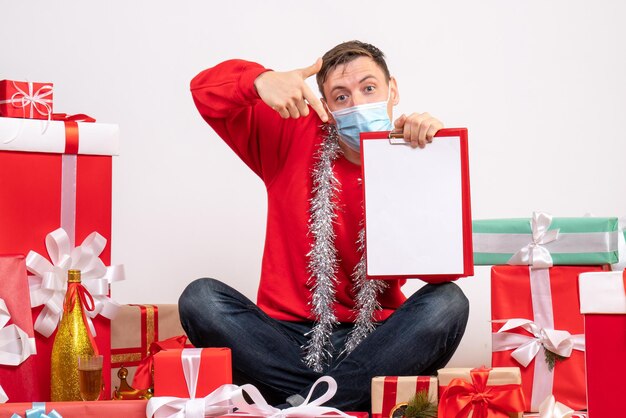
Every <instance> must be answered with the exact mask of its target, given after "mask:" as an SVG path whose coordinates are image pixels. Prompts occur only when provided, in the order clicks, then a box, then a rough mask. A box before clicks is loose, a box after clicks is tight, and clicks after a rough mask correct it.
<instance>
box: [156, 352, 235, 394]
mask: <svg viewBox="0 0 626 418" xmlns="http://www.w3.org/2000/svg"><path fill="white" fill-rule="evenodd" d="M190 375H197V376H198V377H197V381H196V382H195V387H193V389H194V390H193V393H190V389H192V388H190V387H189V386H188V385H187V381H188V380H189V376H190ZM231 382H232V363H231V352H230V348H185V349H182V350H180V349H178V350H165V351H160V352H158V353H157V354H155V356H154V396H176V397H179V398H188V397H190V396H191V397H193V396H194V395H193V394H194V393H195V396H196V397H203V396H206V395H208V394H209V393H211V392H212V391H213V390H215V389H217V388H218V387H219V386H220V385H224V384H229V383H231Z"/></svg>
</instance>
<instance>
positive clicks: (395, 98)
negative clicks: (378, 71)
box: [389, 76, 400, 106]
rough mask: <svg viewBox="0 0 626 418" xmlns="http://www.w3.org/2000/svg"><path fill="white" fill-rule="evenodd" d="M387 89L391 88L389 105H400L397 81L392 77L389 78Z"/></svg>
mask: <svg viewBox="0 0 626 418" xmlns="http://www.w3.org/2000/svg"><path fill="white" fill-rule="evenodd" d="M389 88H391V103H393V105H394V106H397V105H398V103H400V91H399V90H398V81H397V80H396V78H395V77H394V76H391V77H389Z"/></svg>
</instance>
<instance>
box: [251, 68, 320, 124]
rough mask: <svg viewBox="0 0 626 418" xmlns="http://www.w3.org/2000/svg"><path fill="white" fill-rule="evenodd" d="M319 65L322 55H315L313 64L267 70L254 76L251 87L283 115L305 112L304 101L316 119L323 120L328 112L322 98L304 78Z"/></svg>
mask: <svg viewBox="0 0 626 418" xmlns="http://www.w3.org/2000/svg"><path fill="white" fill-rule="evenodd" d="M321 67H322V59H321V58H318V59H317V61H315V64H313V65H310V66H308V67H305V68H299V69H297V70H292V71H284V72H279V71H267V72H264V73H263V74H261V75H259V76H258V77H257V78H256V80H254V87H255V88H256V91H257V92H258V93H259V97H260V98H261V100H263V102H265V104H267V105H268V106H270V107H271V108H272V109H274V110H275V111H277V112H278V113H279V114H280V116H282V117H283V118H285V119H287V118H294V119H297V118H299V117H300V116H308V115H309V107H308V106H307V102H308V103H309V104H310V105H311V107H312V108H313V110H314V111H315V112H316V113H317V114H318V115H319V117H320V119H322V121H323V122H327V121H328V115H327V114H326V111H325V110H324V106H323V105H322V102H321V101H320V99H319V98H318V97H317V96H316V95H315V94H314V93H313V92H312V91H311V89H310V88H309V86H308V85H307V84H306V82H305V81H304V80H306V79H307V78H309V77H311V76H312V75H315V74H317V72H318V71H319V70H320V68H321Z"/></svg>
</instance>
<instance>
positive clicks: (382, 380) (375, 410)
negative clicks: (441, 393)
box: [372, 376, 437, 418]
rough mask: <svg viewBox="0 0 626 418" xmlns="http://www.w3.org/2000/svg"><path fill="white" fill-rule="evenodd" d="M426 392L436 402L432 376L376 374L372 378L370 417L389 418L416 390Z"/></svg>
mask: <svg viewBox="0 0 626 418" xmlns="http://www.w3.org/2000/svg"><path fill="white" fill-rule="evenodd" d="M421 391H425V392H427V393H428V398H429V400H430V401H431V402H432V403H434V404H435V405H436V404H437V378H436V377H432V376H377V377H374V378H373V379H372V418H390V417H391V416H395V414H394V413H393V412H394V411H396V410H398V409H399V408H401V407H402V406H403V405H406V404H407V403H408V401H409V400H410V399H411V398H412V397H413V396H415V394H416V393H417V392H421Z"/></svg>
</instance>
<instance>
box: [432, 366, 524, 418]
mask: <svg viewBox="0 0 626 418" xmlns="http://www.w3.org/2000/svg"><path fill="white" fill-rule="evenodd" d="M490 370H491V369H489V368H484V367H483V368H479V369H473V370H472V371H471V372H470V376H471V378H472V383H468V382H466V381H465V380H463V379H460V378H457V379H452V381H451V382H450V384H449V385H448V387H447V388H446V390H445V391H444V392H443V394H442V395H441V399H440V400H439V416H440V417H442V418H466V417H467V416H468V415H469V414H470V412H472V411H473V414H472V418H508V417H509V413H511V412H519V411H523V410H524V393H523V392H522V388H521V385H496V386H487V379H488V378H489V371H490Z"/></svg>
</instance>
